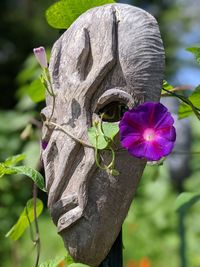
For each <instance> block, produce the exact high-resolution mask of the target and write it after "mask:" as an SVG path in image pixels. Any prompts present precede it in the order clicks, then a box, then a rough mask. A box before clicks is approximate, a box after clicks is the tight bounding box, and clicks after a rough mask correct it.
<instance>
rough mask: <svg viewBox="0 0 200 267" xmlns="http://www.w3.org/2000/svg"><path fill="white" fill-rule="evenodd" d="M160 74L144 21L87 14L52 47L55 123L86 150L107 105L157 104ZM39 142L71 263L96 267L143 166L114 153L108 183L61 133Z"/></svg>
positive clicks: (108, 8) (158, 48)
mask: <svg viewBox="0 0 200 267" xmlns="http://www.w3.org/2000/svg"><path fill="white" fill-rule="evenodd" d="M163 69H164V49H163V44H162V40H161V37H160V33H159V29H158V25H157V22H156V21H155V19H154V18H153V17H152V16H151V15H150V14H148V13H147V12H145V11H143V10H141V9H139V8H136V7H133V6H129V5H124V4H111V5H105V6H101V7H97V8H94V9H91V10H89V11H87V12H86V13H84V14H83V15H82V16H80V17H79V18H78V19H77V20H76V21H75V22H74V23H73V25H72V26H71V27H70V28H69V29H68V30H67V31H66V32H65V33H64V34H63V35H62V36H61V37H60V38H59V40H58V41H57V42H56V43H55V45H54V47H53V50H52V54H51V59H50V73H51V76H52V82H53V87H54V90H55V92H56V94H57V97H56V106H55V112H54V117H53V120H54V121H56V122H57V123H58V124H60V125H62V126H63V127H65V129H67V130H68V131H69V132H71V133H72V134H73V135H74V136H76V137H77V138H81V139H83V140H85V141H86V142H89V141H88V137H87V128H88V127H90V126H91V123H92V120H93V119H95V118H96V117H97V113H98V110H99V109H101V108H103V107H104V106H105V105H108V104H109V103H112V102H113V101H119V102H121V103H124V104H126V105H127V106H129V107H133V106H134V105H137V104H139V103H142V102H144V101H158V100H159V98H160V91H161V84H162V79H163ZM46 104H47V107H46V108H45V109H44V110H43V111H42V113H43V115H44V116H45V117H46V118H48V116H50V112H51V105H52V98H51V97H50V96H47V99H46ZM44 116H43V117H44ZM43 139H44V140H46V141H48V146H47V148H46V149H45V151H43V153H42V158H43V162H44V166H45V174H46V187H47V191H48V206H49V209H50V212H51V215H52V218H53V221H54V223H55V224H56V225H57V227H58V232H59V233H60V234H61V236H62V238H63V240H64V243H65V246H66V247H67V249H68V250H69V252H70V254H71V255H72V257H73V258H74V259H75V260H76V261H78V262H82V263H86V264H88V265H90V266H92V267H96V266H98V265H99V264H100V263H101V262H102V261H103V259H104V258H105V256H106V255H107V254H108V252H109V250H110V248H111V246H112V244H113V243H114V241H115V239H116V238H117V236H118V234H119V231H120V228H121V225H122V223H123V221H124V219H125V217H126V215H127V212H128V209H129V206H130V204H131V202H132V200H133V197H134V194H135V191H136V188H137V185H138V182H139V179H140V177H141V175H142V172H143V169H144V167H145V164H146V162H145V161H144V160H140V159H136V158H133V157H131V156H130V155H129V154H128V153H127V152H126V151H121V152H118V153H117V156H116V168H117V169H118V170H119V171H120V175H119V176H117V177H114V176H111V175H109V174H108V173H107V172H105V171H102V170H100V169H98V168H97V167H96V164H95V159H94V150H93V149H92V148H89V147H84V146H82V145H81V144H80V143H78V142H75V141H74V140H73V139H71V138H70V137H69V136H68V135H66V134H65V133H63V132H62V131H60V130H57V129H53V128H49V127H46V126H45V125H44V127H43ZM104 156H105V160H109V157H108V156H107V155H106V154H105V155H104ZM113 267H114V266H113Z"/></svg>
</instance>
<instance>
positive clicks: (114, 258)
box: [99, 230, 123, 267]
mask: <svg viewBox="0 0 200 267" xmlns="http://www.w3.org/2000/svg"><path fill="white" fill-rule="evenodd" d="M122 248H123V244H122V230H121V231H120V233H119V235H118V237H117V239H116V240H115V243H114V244H113V246H112V248H111V250H110V251H109V253H108V255H107V256H106V258H105V260H104V261H103V262H102V263H101V264H100V265H99V267H122V266H123V251H122Z"/></svg>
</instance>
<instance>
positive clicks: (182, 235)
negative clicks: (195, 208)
mask: <svg viewBox="0 0 200 267" xmlns="http://www.w3.org/2000/svg"><path fill="white" fill-rule="evenodd" d="M178 216H179V218H178V219H179V237H180V261H181V262H180V263H181V265H180V266H181V267H187V266H188V265H187V257H186V240H185V225H184V219H185V211H184V210H180V211H179V212H178Z"/></svg>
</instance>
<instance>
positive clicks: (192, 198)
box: [175, 192, 200, 211]
mask: <svg viewBox="0 0 200 267" xmlns="http://www.w3.org/2000/svg"><path fill="white" fill-rule="evenodd" d="M199 200H200V193H189V192H184V193H182V194H180V195H179V196H178V197H177V199H176V203H175V209H176V210H177V211H179V210H186V209H188V208H189V207H191V206H192V205H193V204H195V203H196V202H197V201H199Z"/></svg>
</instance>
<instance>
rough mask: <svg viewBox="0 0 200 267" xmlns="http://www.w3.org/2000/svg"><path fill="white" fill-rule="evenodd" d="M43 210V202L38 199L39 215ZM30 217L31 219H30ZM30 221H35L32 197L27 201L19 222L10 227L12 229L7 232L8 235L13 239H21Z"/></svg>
mask: <svg viewBox="0 0 200 267" xmlns="http://www.w3.org/2000/svg"><path fill="white" fill-rule="evenodd" d="M42 210H43V203H42V201H41V200H40V199H37V200H36V215H37V217H38V216H39V215H40V214H41V212H42ZM28 218H29V219H28ZM29 221H30V222H33V221H34V202H33V199H30V200H29V201H28V202H27V203H26V207H25V208H24V210H23V212H22V213H21V215H20V217H19V219H18V221H17V223H16V224H15V225H14V226H13V227H12V228H11V229H10V231H9V232H8V233H7V234H6V237H9V238H10V239H12V240H17V239H19V238H20V237H21V236H22V235H23V233H24V231H25V230H26V229H27V227H28V226H29Z"/></svg>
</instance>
